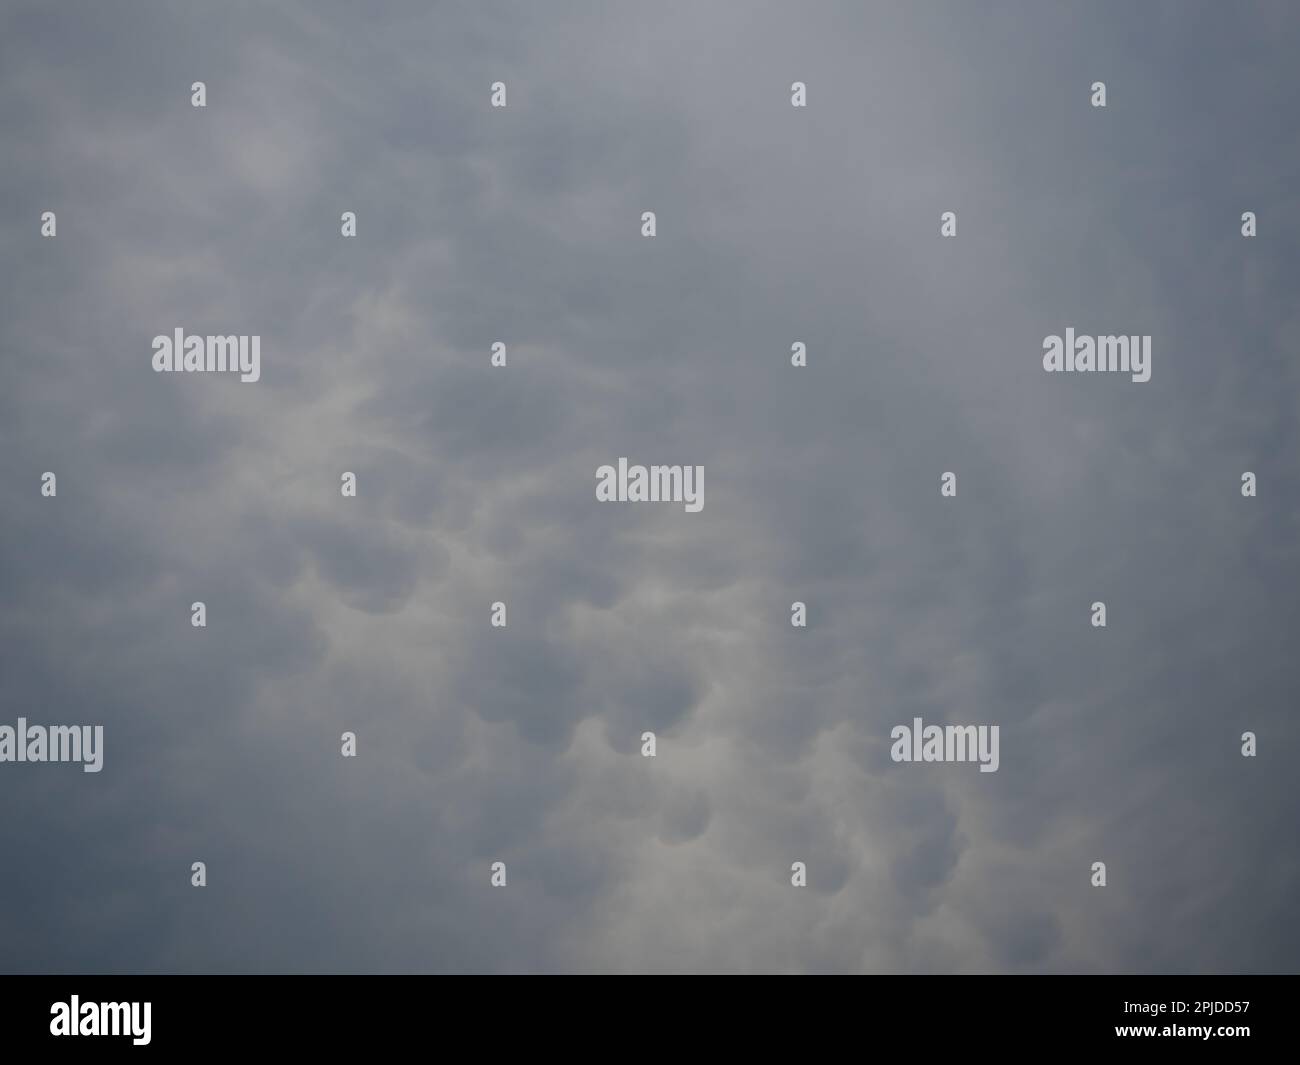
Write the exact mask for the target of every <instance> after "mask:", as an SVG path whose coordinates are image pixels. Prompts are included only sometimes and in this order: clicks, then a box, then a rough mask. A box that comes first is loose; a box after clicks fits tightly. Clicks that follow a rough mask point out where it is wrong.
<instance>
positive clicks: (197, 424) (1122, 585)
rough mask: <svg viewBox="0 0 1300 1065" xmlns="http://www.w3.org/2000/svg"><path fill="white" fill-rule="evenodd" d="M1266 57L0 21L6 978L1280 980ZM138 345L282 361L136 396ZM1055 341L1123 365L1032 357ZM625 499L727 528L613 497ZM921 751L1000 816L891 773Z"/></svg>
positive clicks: (1286, 425) (1291, 63)
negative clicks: (979, 760) (49, 749)
mask: <svg viewBox="0 0 1300 1065" xmlns="http://www.w3.org/2000/svg"><path fill="white" fill-rule="evenodd" d="M1298 50H1300V11H1298V10H1297V9H1296V8H1295V6H1294V5H1291V4H1288V3H1286V2H1284V0H1278V2H1274V3H1265V2H1256V3H1245V4H1239V5H1231V6H1229V5H1221V4H1216V3H1209V2H1179V3H1173V2H1167V3H1144V4H1140V5H1135V4H1129V3H1078V2H1075V3H1063V4H1052V5H1043V4H1038V3H1033V2H1029V0H1025V2H1020V3H1007V2H991V3H986V4H980V5H970V4H964V3H958V2H956V0H953V2H944V3H938V2H922V3H902V2H899V3H888V4H885V3H826V2H812V3H801V4H793V3H772V2H746V3H741V2H739V0H726V2H724V0H708V2H700V0H692V2H682V0H674V2H669V3H662V4H655V5H647V4H642V3H633V2H615V3H596V2H589V3H573V2H548V3H544V4H542V3H522V2H520V3H479V2H475V3H469V2H464V3H432V4H431V3H394V2H382V0H381V2H376V3H371V4H366V5H358V4H354V3H343V2H341V0H335V2H313V3H307V2H302V3H298V2H290V0H280V2H273V3H247V2H231V3H221V4H217V3H204V4H184V5H177V4H170V3H163V2H156V3H155V2H149V3H146V2H138V0H132V2H126V3H122V4H114V5H104V4H93V3H85V2H83V3H73V2H68V3H62V4H57V5H52V4H48V3H34V2H15V0H4V2H2V3H0V145H3V164H2V165H0V241H2V247H3V267H2V269H3V284H0V441H2V442H3V446H0V491H2V492H3V499H4V506H3V508H0V724H5V723H7V724H10V725H12V724H14V723H15V722H16V721H17V719H18V718H19V717H25V718H26V719H28V720H29V721H30V722H33V723H47V724H102V725H103V727H104V765H103V769H102V771H101V772H99V773H83V772H82V771H81V769H80V768H79V767H78V766H76V765H66V764H35V765H34V764H12V763H6V764H2V765H0V810H3V811H4V813H3V815H0V870H2V871H0V970H3V971H6V972H24V973H25V972H64V973H82V972H97V973H137V972H147V973H154V972H176V973H191V972H253V973H264V972H286V973H300V972H302V973H316V972H344V973H352V972H363V973H370V972H393V973H408V972H450V973H501V972H510V973H518V972H523V973H567V972H600V973H642V972H649V973H699V972H724V973H1057V972H1083V973H1104V972H1125V973H1128V972H1161V973H1163V972H1178V973H1183V972H1190V973H1201V972H1234V973H1235V972H1295V971H1297V970H1300V922H1298V921H1297V919H1296V917H1295V916H1294V913H1293V903H1294V900H1295V898H1296V897H1297V896H1298V895H1300V833H1297V831H1296V825H1297V823H1298V822H1300V788H1297V785H1296V773H1295V768H1294V767H1295V762H1296V758H1297V757H1300V748H1298V746H1297V745H1298V744H1300V724H1297V708H1296V695H1297V691H1300V659H1298V657H1297V655H1296V653H1295V648H1294V640H1295V633H1296V631H1297V629H1300V546H1298V545H1300V429H1298V423H1297V415H1298V414H1300V374H1298V372H1297V355H1298V354H1300V353H1298V352H1297V340H1296V338H1297V336H1298V335H1300V332H1298V331H1300V303H1298V302H1297V298H1296V292H1297V283H1298V281H1300V253H1298V252H1297V247H1298V246H1300V245H1298V241H1300V145H1298V142H1297V139H1296V136H1295V132H1296V125H1295V120H1296V115H1297V114H1300V68H1298V67H1297V66H1296V63H1295V55H1296V53H1297V51H1298ZM200 80H201V81H203V82H204V83H205V85H206V90H207V105H206V107H203V108H195V107H193V106H191V85H192V83H193V82H195V81H200ZM497 81H501V82H504V83H505V84H506V86H507V93H508V96H507V100H508V103H507V106H506V107H505V108H493V107H492V106H491V104H490V95H491V89H490V87H491V85H492V83H494V82H497ZM795 81H802V82H804V83H806V86H807V101H808V103H807V107H805V108H794V107H792V106H791V102H790V94H791V85H792V83H793V82H795ZM1096 81H1103V82H1105V84H1106V90H1107V105H1106V107H1105V108H1097V107H1093V106H1091V103H1090V97H1091V92H1092V90H1091V86H1092V84H1093V83H1094V82H1096ZM45 211H53V212H55V213H56V216H57V236H56V237H54V238H52V239H51V238H48V237H42V235H41V215H42V213H43V212H45ZM344 211H353V212H355V214H356V218H357V235H356V236H355V237H352V238H348V237H343V236H342V235H341V232H340V216H341V214H342V212H344ZM645 211H653V212H655V215H656V223H657V231H656V235H655V236H654V237H653V238H647V237H644V236H642V233H641V216H642V213H643V212H645ZM944 211H953V212H955V213H956V215H957V235H956V236H955V237H953V238H944V237H941V236H940V216H941V214H942V212H944ZM1244 211H1253V212H1255V213H1256V216H1257V219H1258V235H1257V236H1255V237H1253V238H1244V237H1243V236H1242V234H1241V224H1242V223H1241V216H1242V213H1243V212H1244ZM176 328H184V329H185V330H186V331H187V332H189V333H197V334H207V333H217V334H247V335H252V334H256V335H259V336H260V337H261V380H260V381H258V382H256V383H249V384H245V383H240V382H239V381H238V379H237V378H233V377H230V376H228V375H215V374H178V375H169V374H155V373H154V372H153V371H152V369H151V365H150V360H151V357H152V348H151V341H152V338H153V337H154V336H156V335H159V334H168V335H170V334H171V333H172V331H173V330H174V329H176ZM1066 328H1073V329H1075V330H1076V331H1077V332H1078V333H1080V334H1095V335H1102V334H1110V333H1119V334H1134V335H1139V334H1141V335H1150V336H1151V337H1152V374H1151V380H1150V381H1149V382H1146V383H1133V382H1132V381H1130V380H1129V379H1128V377H1127V376H1125V375H1118V374H1093V375H1082V374H1069V375H1067V374H1048V373H1044V371H1043V368H1042V362H1041V360H1042V352H1043V339H1044V337H1046V336H1048V335H1051V334H1063V333H1064V331H1065V329H1066ZM498 341H499V342H501V343H504V344H505V345H506V347H507V351H508V365H507V366H506V367H504V368H501V367H493V366H491V365H490V353H491V346H492V344H493V343H494V342H498ZM795 342H803V343H804V344H806V346H807V352H808V365H807V366H806V367H793V366H791V359H790V351H791V345H792V344H793V343H795ZM620 456H627V457H629V459H630V461H632V462H642V463H646V464H650V463H666V464H667V463H672V464H689V465H701V466H703V467H704V468H705V471H706V475H705V479H704V489H705V494H704V507H703V509H702V510H701V511H700V512H699V513H686V512H685V511H684V509H683V508H682V507H681V506H680V505H670V504H663V505H656V506H650V505H642V506H631V505H614V504H610V503H602V502H599V501H598V500H597V498H596V495H595V491H594V488H595V484H596V470H597V468H598V467H599V466H601V465H602V464H606V463H616V462H617V460H618V458H619V457H620ZM46 471H52V472H55V473H56V475H57V496H56V497H54V498H45V497H43V496H42V494H41V490H40V488H41V475H42V473H43V472H46ZM345 471H350V472H354V473H355V474H356V476H357V496H356V498H355V499H349V498H344V497H343V496H342V495H341V493H340V477H341V475H342V473H343V472H345ZM1244 471H1251V472H1254V473H1255V474H1256V476H1257V479H1258V494H1257V496H1256V497H1255V498H1243V496H1242V494H1241V475H1242V473H1243V472H1244ZM944 472H954V473H955V474H956V476H957V495H956V496H955V497H953V498H944V497H942V496H941V495H940V491H939V489H940V477H941V475H942V474H943V473H944ZM195 601H202V602H204V603H205V604H206V609H207V626H206V627H205V628H195V627H193V626H192V625H191V609H190V607H191V603H193V602H195ZM496 601H502V602H505V603H506V604H507V608H508V624H507V626H506V627H505V628H504V629H500V628H493V627H492V626H491V625H490V624H489V617H490V611H491V604H492V603H493V602H496ZM795 601H799V602H804V603H806V604H807V611H808V625H807V627H806V628H802V629H800V628H795V627H792V626H791V624H790V616H791V604H792V603H793V602H795ZM1094 601H1104V602H1105V603H1106V607H1107V625H1106V627H1105V628H1095V627H1093V626H1092V624H1091V623H1090V617H1091V609H1090V608H1091V604H1092V603H1093V602H1094ZM916 717H920V718H922V719H923V720H924V721H925V722H926V723H927V724H930V723H936V724H984V725H994V724H996V725H998V726H999V729H1000V737H1001V739H1000V748H1001V749H1000V766H999V769H998V771H997V772H995V773H980V772H978V770H977V767H976V766H974V765H972V764H951V763H943V764H906V763H896V762H894V761H892V760H891V758H890V747H891V740H890V731H891V729H892V728H893V727H894V726H896V725H898V724H910V723H911V722H912V720H913V719H914V718H916ZM345 731H352V732H354V733H355V734H356V737H357V755H356V757H355V758H344V757H342V756H341V753H340V747H341V744H340V737H341V734H342V733H343V732H345ZM645 731H653V732H655V733H656V736H657V753H656V755H655V757H654V758H645V757H642V755H641V736H642V733H643V732H645ZM1245 731H1251V732H1254V733H1255V734H1256V736H1257V743H1258V753H1257V755H1256V756H1255V757H1253V758H1246V757H1243V756H1242V753H1241V748H1242V741H1241V736H1242V733H1243V732H1245ZM195 861H202V862H204V863H205V865H206V870H207V884H206V886H205V887H202V888H196V887H194V886H192V885H191V867H192V863H193V862H195ZM497 861H500V862H504V863H505V864H506V867H507V870H508V873H507V884H506V886H505V887H503V888H501V887H493V886H492V885H491V883H490V868H491V866H492V863H493V862H497ZM796 861H798V862H803V863H805V865H806V868H807V885H806V887H795V886H793V885H792V883H791V866H792V863H794V862H796ZM1097 861H1102V862H1104V863H1105V865H1106V871H1107V883H1106V885H1105V886H1104V887H1094V886H1093V884H1092V866H1093V863H1094V862H1097Z"/></svg>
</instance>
